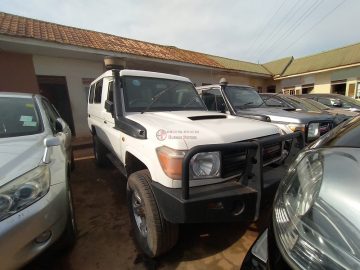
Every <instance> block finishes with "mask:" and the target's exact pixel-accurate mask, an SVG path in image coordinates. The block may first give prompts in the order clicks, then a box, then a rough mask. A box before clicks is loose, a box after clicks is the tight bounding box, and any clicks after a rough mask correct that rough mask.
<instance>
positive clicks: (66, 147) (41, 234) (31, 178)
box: [0, 92, 76, 269]
mask: <svg viewBox="0 0 360 270" xmlns="http://www.w3.org/2000/svg"><path fill="white" fill-rule="evenodd" d="M0 153H1V154H0V268H1V269H16V268H19V267H21V266H22V265H24V264H25V263H27V262H28V261H30V260H31V259H32V258H34V257H35V256H36V255H38V254H39V253H41V252H43V251H44V250H46V249H47V248H49V247H50V246H52V245H53V244H55V245H56V247H57V248H66V247H70V246H71V245H72V244H74V242H75V239H76V224H75V219H74V214H73V208H72V201H71V192H70V186H69V176H70V168H71V132H70V129H69V127H68V125H67V124H66V123H65V122H64V121H63V120H62V119H61V118H60V116H59V114H58V113H57V111H56V110H55V108H54V107H53V106H52V105H51V104H50V103H49V101H48V100H47V99H45V98H44V97H42V96H39V95H32V94H21V93H5V92H0Z"/></svg>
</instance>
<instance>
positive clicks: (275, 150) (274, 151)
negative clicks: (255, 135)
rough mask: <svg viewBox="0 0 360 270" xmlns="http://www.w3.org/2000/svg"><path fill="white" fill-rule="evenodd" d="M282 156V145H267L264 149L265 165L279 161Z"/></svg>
mask: <svg viewBox="0 0 360 270" xmlns="http://www.w3.org/2000/svg"><path fill="white" fill-rule="evenodd" d="M281 154H282V143H281V142H279V143H273V144H269V145H265V146H264V148H263V164H267V163H270V162H271V161H273V160H277V159H279V158H280V157H281Z"/></svg>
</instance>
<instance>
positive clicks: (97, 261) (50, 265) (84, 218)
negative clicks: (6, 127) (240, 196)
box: [25, 149, 261, 270]
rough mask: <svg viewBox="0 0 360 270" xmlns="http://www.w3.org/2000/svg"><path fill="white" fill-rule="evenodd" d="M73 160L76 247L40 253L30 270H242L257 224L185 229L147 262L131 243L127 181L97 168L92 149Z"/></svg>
mask: <svg viewBox="0 0 360 270" xmlns="http://www.w3.org/2000/svg"><path fill="white" fill-rule="evenodd" d="M75 158H76V163H75V164H76V165H75V166H76V168H75V170H74V172H73V174H72V178H71V186H72V191H73V198H74V206H75V214H76V219H77V225H78V230H79V235H78V241H77V244H76V245H75V247H74V248H73V249H72V250H71V251H69V252H66V253H63V254H61V253H53V252H51V251H49V252H46V253H44V254H42V255H41V256H39V257H38V258H36V259H35V260H34V261H33V262H31V263H30V264H29V265H28V266H26V267H25V269H26V270H45V269H46V270H48V269H69V270H76V269H79V270H85V269H86V270H92V269H100V270H105V269H106V270H112V269H186V270H195V269H239V268H240V265H241V263H242V260H243V259H244V256H245V254H246V252H247V251H248V249H249V248H250V247H251V245H252V243H253V242H254V240H255V239H256V237H257V235H258V231H259V230H261V228H258V226H257V225H256V224H252V225H250V227H249V226H244V225H242V224H239V223H230V224H229V223H227V224H190V225H182V226H181V227H180V237H179V241H178V244H177V245H176V246H175V248H174V249H173V250H171V251H170V252H169V253H168V254H166V255H164V256H162V257H160V258H157V259H156V260H152V259H148V258H146V257H145V256H143V255H142V254H141V253H139V251H138V250H137V248H136V247H135V245H134V242H133V240H132V236H131V230H130V219H129V216H128V210H127V207H126V202H125V196H126V182H125V179H124V178H123V177H122V176H121V175H120V173H119V172H118V171H117V170H116V169H115V168H111V167H110V168H106V169H99V168H96V167H95V164H94V160H93V156H92V152H91V150H90V149H83V150H78V151H76V152H75Z"/></svg>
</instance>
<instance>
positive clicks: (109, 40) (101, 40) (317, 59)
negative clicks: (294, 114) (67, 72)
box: [0, 12, 360, 79]
mask: <svg viewBox="0 0 360 270" xmlns="http://www.w3.org/2000/svg"><path fill="white" fill-rule="evenodd" d="M0 35H7V36H13V37H20V38H30V39H35V40H40V41H46V42H54V43H58V44H63V45H73V46H78V47H84V48H91V49H98V50H103V51H109V52H115V53H123V54H130V55H136V56H144V57H149V58H155V59H162V60H168V61H176V62H182V63H188V64H194V65H201V66H206V67H212V68H218V69H226V70H233V71H240V72H250V73H255V74H259V75H265V76H270V75H274V76H275V77H279V78H280V79H281V77H286V76H291V75H295V76H296V75H297V74H302V73H307V72H313V71H321V70H324V69H328V68H334V67H341V66H347V65H351V64H358V63H360V43H358V44H354V45H350V46H346V47H342V48H338V49H335V50H330V51H327V52H323V53H319V54H314V55H310V56H306V57H302V58H298V59H294V58H293V57H286V58H282V59H279V60H275V61H272V62H268V63H265V64H263V65H261V64H255V63H251V62H245V61H240V60H235V59H229V58H225V57H220V56H214V55H208V54H204V53H199V52H194V51H189V50H184V49H179V48H177V47H174V46H165V45H159V44H154V43H150V42H145V41H140V40H135V39H129V38H124V37H119V36H115V35H111V34H106V33H101V32H96V31H92V30H85V29H80V28H75V27H70V26H65V25H60V24H55V23H50V22H45V21H40V20H36V19H31V18H26V17H21V16H17V15H13V14H8V13H4V12H0Z"/></svg>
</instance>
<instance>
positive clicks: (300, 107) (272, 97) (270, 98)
mask: <svg viewBox="0 0 360 270" xmlns="http://www.w3.org/2000/svg"><path fill="white" fill-rule="evenodd" d="M260 96H261V97H262V99H263V100H264V101H265V103H266V105H267V106H270V107H277V108H293V109H295V110H296V111H304V112H310V113H318V114H330V115H333V116H334V124H335V125H338V124H340V123H341V122H344V121H346V120H347V119H349V118H351V117H352V116H355V115H357V113H355V112H350V111H345V110H339V109H331V108H329V107H327V106H326V105H323V104H321V103H319V102H317V101H315V100H312V99H306V98H300V97H298V96H293V95H283V94H279V93H278V94H272V93H262V94H260ZM339 111H341V112H339Z"/></svg>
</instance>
